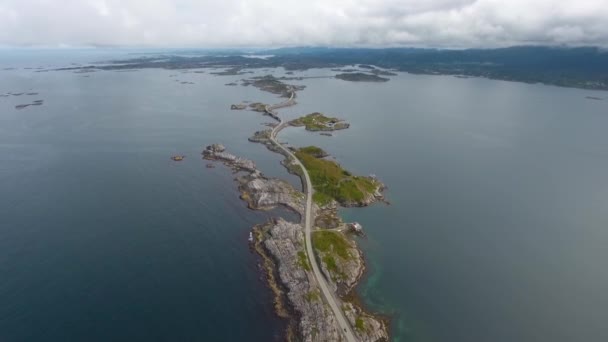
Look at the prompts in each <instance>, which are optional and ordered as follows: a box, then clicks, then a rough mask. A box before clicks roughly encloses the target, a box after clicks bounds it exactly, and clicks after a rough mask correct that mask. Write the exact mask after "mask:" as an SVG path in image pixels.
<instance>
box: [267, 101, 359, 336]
mask: <svg viewBox="0 0 608 342" xmlns="http://www.w3.org/2000/svg"><path fill="white" fill-rule="evenodd" d="M293 96H294V93H292V96H291V98H290V100H292V99H293ZM266 111H269V112H272V110H271V109H270V108H268V106H266ZM272 114H275V117H276V118H278V116H276V113H274V112H272ZM278 120H279V124H278V125H276V126H275V127H274V128H273V129H272V133H271V134H270V140H271V141H272V143H273V144H275V145H276V146H277V147H279V148H280V149H281V150H283V151H284V152H285V153H287V155H289V156H290V157H291V158H293V160H294V161H295V163H296V164H298V165H299V166H300V167H301V168H302V171H303V173H304V178H305V179H306V214H305V215H304V235H305V240H306V253H307V254H308V260H309V261H310V265H311V266H312V271H313V274H314V276H315V278H316V279H317V283H318V284H319V287H320V288H321V292H322V293H323V297H325V300H326V301H327V303H328V304H329V306H330V307H331V310H332V311H333V313H334V316H335V317H336V319H337V320H338V325H339V326H340V328H341V329H342V333H343V334H344V336H345V337H346V340H347V341H348V342H355V341H357V339H356V338H355V334H354V333H353V329H352V327H351V326H350V324H349V322H348V320H347V319H346V316H344V313H343V312H342V309H341V308H340V306H339V305H338V300H337V299H336V298H335V297H334V294H333V291H332V290H331V289H330V288H329V286H328V285H327V281H326V280H325V277H324V276H323V274H322V273H321V269H320V267H319V264H318V263H317V259H316V258H315V254H314V251H313V249H312V237H311V235H312V222H313V220H312V194H313V188H312V183H311V181H310V176H309V175H308V171H306V168H305V167H304V164H302V162H301V161H300V160H299V159H298V158H296V156H295V155H294V154H293V153H292V152H291V151H290V150H289V149H288V148H286V147H284V146H283V145H281V144H279V143H278V142H277V141H276V136H277V133H278V132H279V131H280V130H281V129H283V128H284V127H285V123H284V122H283V120H282V119H281V118H278Z"/></svg>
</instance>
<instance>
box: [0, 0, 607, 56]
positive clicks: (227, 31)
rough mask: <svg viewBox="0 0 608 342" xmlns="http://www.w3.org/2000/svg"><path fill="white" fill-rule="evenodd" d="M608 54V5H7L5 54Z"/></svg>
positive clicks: (214, 0)
mask: <svg viewBox="0 0 608 342" xmlns="http://www.w3.org/2000/svg"><path fill="white" fill-rule="evenodd" d="M61 44H68V45H72V46H73V45H90V44H98V45H136V46H142V45H145V46H184V47H185V46H200V47H205V46H252V45H253V46H275V45H341V46H351V45H365V46H387V45H391V46H394V45H418V46H440V47H494V46H505V45H514V44H568V45H600V46H608V0H508V1H507V0H477V1H475V0H426V1H424V0H305V1H302V0H221V1H218V0H0V45H46V46H49V45H61Z"/></svg>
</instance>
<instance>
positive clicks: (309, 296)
mask: <svg viewBox="0 0 608 342" xmlns="http://www.w3.org/2000/svg"><path fill="white" fill-rule="evenodd" d="M304 298H305V299H306V301H307V302H309V303H311V302H318V301H319V300H320V299H321V296H320V295H319V291H318V290H313V291H309V292H308V293H306V295H304Z"/></svg>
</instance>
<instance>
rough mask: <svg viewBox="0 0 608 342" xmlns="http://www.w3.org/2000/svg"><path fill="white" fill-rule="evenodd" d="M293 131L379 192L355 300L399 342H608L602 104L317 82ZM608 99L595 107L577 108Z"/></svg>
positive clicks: (581, 95) (554, 93)
mask: <svg viewBox="0 0 608 342" xmlns="http://www.w3.org/2000/svg"><path fill="white" fill-rule="evenodd" d="M307 84H308V85H309V87H308V88H307V89H306V90H305V91H303V92H302V93H301V94H300V97H299V101H300V105H299V107H296V108H293V109H291V110H290V112H291V113H290V115H298V114H301V113H307V112H312V111H323V112H325V113H328V114H331V115H335V116H339V117H343V118H346V119H348V120H349V121H350V122H351V124H352V126H351V128H350V129H349V130H346V131H341V132H338V133H336V134H334V136H333V137H331V138H327V137H322V136H318V135H316V134H310V133H306V132H305V131H304V130H302V129H290V130H286V131H285V132H284V133H283V136H284V137H285V139H287V140H289V141H290V142H291V143H293V144H295V145H306V144H311V143H315V144H319V145H320V146H321V147H323V148H324V149H326V150H327V151H329V152H330V153H332V154H333V155H334V156H336V157H337V159H338V161H340V162H342V163H343V165H344V166H345V167H347V168H349V169H351V170H352V171H354V172H357V173H360V174H364V175H365V174H370V173H375V174H377V175H378V176H379V177H380V178H381V179H383V180H384V182H385V183H386V184H387V185H388V186H389V191H388V192H387V196H388V199H389V200H390V201H391V202H392V205H391V206H382V205H380V206H374V207H370V208H366V209H350V210H344V211H343V213H344V216H345V217H346V219H348V220H355V221H359V222H361V223H362V224H363V226H364V227H365V229H366V231H367V234H368V237H367V239H363V240H361V241H360V242H361V244H362V245H363V247H364V251H365V254H366V256H367V257H368V265H369V268H370V272H369V273H368V278H367V279H366V281H365V282H364V283H363V284H362V286H361V287H360V288H359V292H360V293H361V295H362V296H363V297H364V299H365V300H366V302H367V303H368V304H369V305H370V307H371V308H372V309H375V310H379V311H383V312H387V313H393V314H394V321H393V332H394V334H395V337H396V340H399V341H463V342H464V341H494V342H497V341H505V342H507V341H564V342H566V341H606V340H608V325H606V318H607V317H608V293H606V289H607V288H608V269H607V268H606V265H605V261H606V260H608V248H607V247H606V246H608V176H607V175H608V136H607V135H606V127H608V92H593V91H584V90H577V89H564V88H557V87H548V86H542V85H526V84H521V83H511V82H500V81H492V80H484V79H465V80H463V79H457V78H452V77H447V76H414V75H402V76H400V77H398V78H396V79H394V80H392V81H391V82H388V83H386V84H354V83H347V82H341V81H339V80H329V79H328V80H314V81H313V80H311V81H308V82H307ZM588 95H591V96H598V97H603V98H605V100H603V101H594V100H589V99H585V96H588Z"/></svg>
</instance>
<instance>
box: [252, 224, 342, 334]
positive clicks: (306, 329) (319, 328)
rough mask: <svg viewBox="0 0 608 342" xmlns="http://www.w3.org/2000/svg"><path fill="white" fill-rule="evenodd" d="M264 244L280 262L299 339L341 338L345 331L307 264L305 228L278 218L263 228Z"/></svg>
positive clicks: (280, 271) (277, 262)
mask: <svg viewBox="0 0 608 342" xmlns="http://www.w3.org/2000/svg"><path fill="white" fill-rule="evenodd" d="M261 239H262V241H261V243H262V244H263V246H264V250H265V251H266V252H267V253H268V254H269V255H270V256H271V257H272V258H273V260H274V261H275V263H276V269H277V271H278V275H279V280H280V282H281V284H282V287H283V288H284V291H285V293H284V295H285V297H286V298H287V299H288V301H289V303H290V305H291V307H292V308H293V312H292V315H293V316H294V318H297V319H294V322H298V323H297V327H296V329H297V335H298V337H299V338H298V340H302V341H340V339H341V332H340V328H339V327H338V325H337V323H336V318H335V317H334V315H333V313H332V312H331V310H330V309H329V308H328V307H327V306H326V304H325V303H324V301H323V298H322V294H321V290H320V289H319V287H318V285H317V284H316V282H315V280H314V276H313V275H312V273H311V271H310V265H309V264H308V263H307V262H308V261H307V259H306V250H305V248H304V232H303V227H302V226H301V225H299V224H294V223H289V222H287V221H285V220H283V219H278V220H276V221H275V222H274V223H272V224H270V225H267V226H266V227H265V228H263V234H261Z"/></svg>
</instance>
